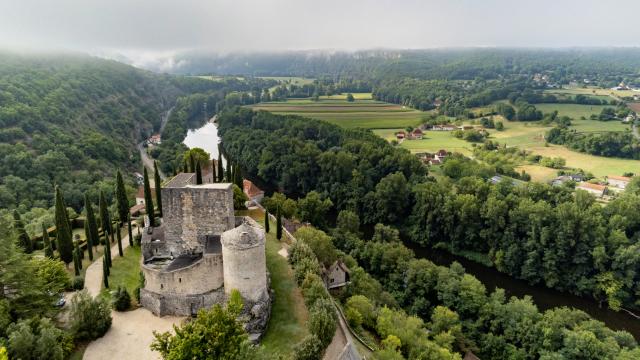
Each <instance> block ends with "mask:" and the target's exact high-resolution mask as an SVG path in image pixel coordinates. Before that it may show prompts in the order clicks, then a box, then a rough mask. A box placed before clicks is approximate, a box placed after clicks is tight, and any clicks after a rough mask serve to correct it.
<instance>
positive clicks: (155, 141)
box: [147, 134, 162, 145]
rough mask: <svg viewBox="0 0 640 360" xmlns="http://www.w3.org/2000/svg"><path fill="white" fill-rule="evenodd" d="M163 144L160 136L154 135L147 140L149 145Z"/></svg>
mask: <svg viewBox="0 0 640 360" xmlns="http://www.w3.org/2000/svg"><path fill="white" fill-rule="evenodd" d="M160 144H162V137H161V136H160V134H153V135H151V136H150V137H149V138H148V139H147V145H160Z"/></svg>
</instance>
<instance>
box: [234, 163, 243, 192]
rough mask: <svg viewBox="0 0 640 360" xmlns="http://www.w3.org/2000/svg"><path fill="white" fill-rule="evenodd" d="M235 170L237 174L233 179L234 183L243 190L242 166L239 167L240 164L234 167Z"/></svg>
mask: <svg viewBox="0 0 640 360" xmlns="http://www.w3.org/2000/svg"><path fill="white" fill-rule="evenodd" d="M233 168H234V169H235V174H234V178H233V182H234V183H235V184H236V185H237V186H238V187H239V188H240V189H242V188H243V184H242V170H241V169H240V166H238V164H236V165H235V166H234V167H233Z"/></svg>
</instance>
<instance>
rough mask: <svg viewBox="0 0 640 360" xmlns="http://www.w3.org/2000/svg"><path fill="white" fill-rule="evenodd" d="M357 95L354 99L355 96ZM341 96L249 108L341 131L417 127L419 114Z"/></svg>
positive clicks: (366, 96) (363, 98)
mask: <svg viewBox="0 0 640 360" xmlns="http://www.w3.org/2000/svg"><path fill="white" fill-rule="evenodd" d="M356 95H357V96H356ZM344 96H345V95H341V96H337V95H334V96H332V97H331V98H330V99H329V98H326V97H324V98H321V99H320V101H312V100H310V99H290V100H287V101H281V102H269V103H260V104H256V105H252V106H251V108H253V109H254V110H267V111H270V112H273V113H275V114H282V115H301V116H306V117H310V118H313V119H318V120H324V121H327V122H330V123H332V124H336V125H338V126H342V127H345V128H366V129H397V128H405V127H407V126H417V125H419V124H420V123H421V121H422V116H423V115H424V113H423V112H421V111H418V110H413V109H410V108H407V107H405V106H402V105H396V104H389V103H385V102H380V101H375V100H370V98H371V94H369V93H361V94H354V97H356V99H360V100H356V101H354V102H348V101H346V100H344Z"/></svg>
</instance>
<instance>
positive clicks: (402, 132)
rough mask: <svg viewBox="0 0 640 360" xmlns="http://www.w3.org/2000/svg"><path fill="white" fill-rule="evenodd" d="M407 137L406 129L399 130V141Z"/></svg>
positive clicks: (397, 136)
mask: <svg viewBox="0 0 640 360" xmlns="http://www.w3.org/2000/svg"><path fill="white" fill-rule="evenodd" d="M405 137H407V133H405V132H404V131H398V132H397V133H396V140H398V141H402V140H404V138H405Z"/></svg>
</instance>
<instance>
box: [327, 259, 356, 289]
mask: <svg viewBox="0 0 640 360" xmlns="http://www.w3.org/2000/svg"><path fill="white" fill-rule="evenodd" d="M324 278H325V283H326V286H327V289H329V290H331V289H337V288H340V287H343V286H345V285H347V284H348V283H349V281H351V279H350V273H349V268H347V265H346V264H345V263H344V262H342V260H336V261H335V262H334V263H333V264H332V265H331V266H330V267H329V268H328V269H327V270H326V272H325V276H324Z"/></svg>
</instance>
